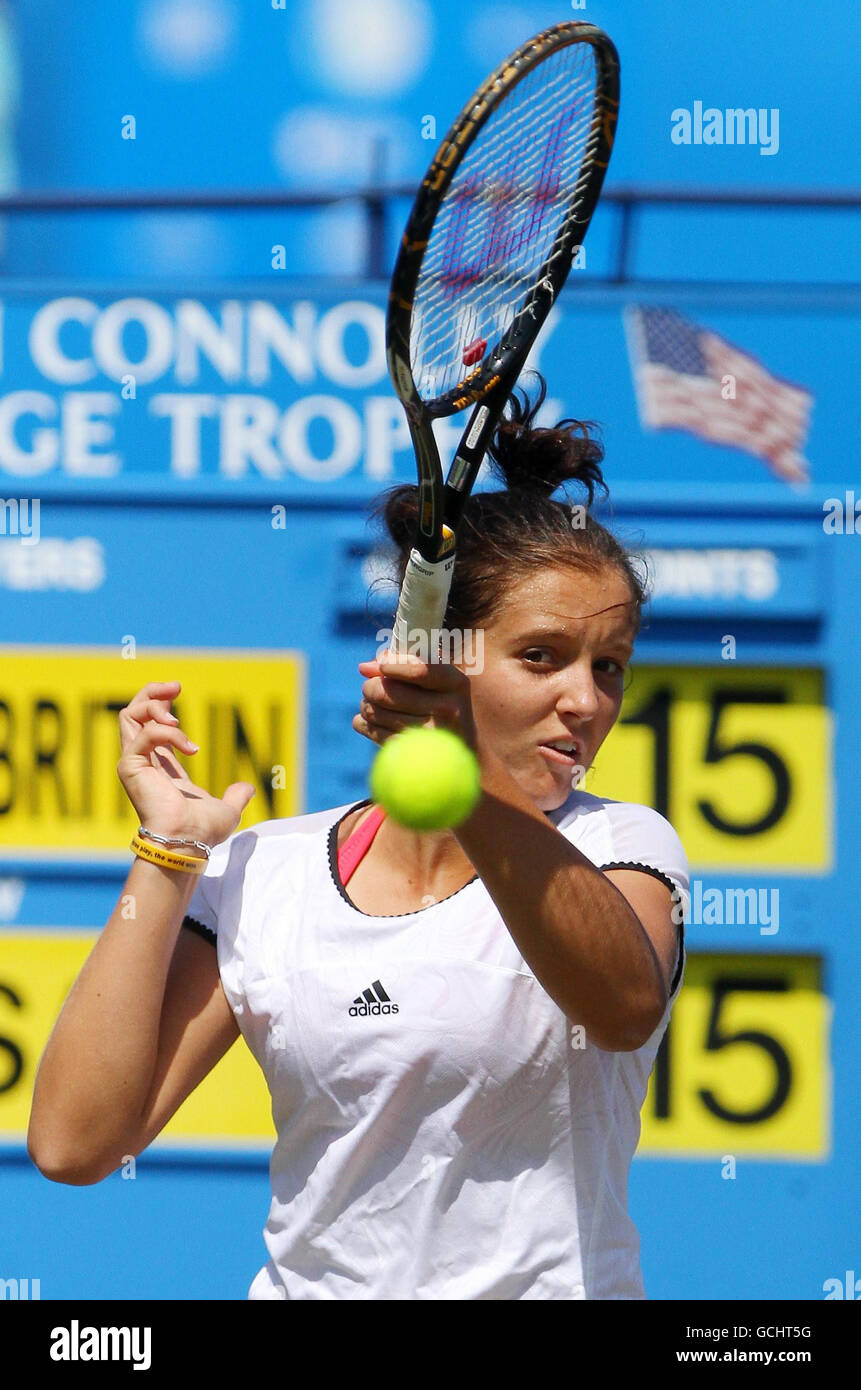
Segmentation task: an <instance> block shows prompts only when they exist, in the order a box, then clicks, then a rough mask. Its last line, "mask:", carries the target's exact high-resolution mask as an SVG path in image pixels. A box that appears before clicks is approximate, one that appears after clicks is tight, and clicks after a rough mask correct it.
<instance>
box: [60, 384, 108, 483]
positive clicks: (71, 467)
mask: <svg viewBox="0 0 861 1390" xmlns="http://www.w3.org/2000/svg"><path fill="white" fill-rule="evenodd" d="M119 412H120V402H119V401H118V400H117V398H116V396H112V395H111V394H110V393H109V392H108V391H67V392H66V394H65V396H64V397H63V412H62V415H63V419H62V439H63V464H64V467H65V469H66V472H67V473H71V474H73V475H74V476H75V477H78V478H111V477H113V476H114V474H116V473H119V471H120V457H119V454H105V453H101V454H99V453H92V452H91V446H92V445H96V444H112V443H113V442H114V427H113V425H111V424H109V423H108V421H107V420H99V419H96V418H94V417H96V416H98V415H118V414H119Z"/></svg>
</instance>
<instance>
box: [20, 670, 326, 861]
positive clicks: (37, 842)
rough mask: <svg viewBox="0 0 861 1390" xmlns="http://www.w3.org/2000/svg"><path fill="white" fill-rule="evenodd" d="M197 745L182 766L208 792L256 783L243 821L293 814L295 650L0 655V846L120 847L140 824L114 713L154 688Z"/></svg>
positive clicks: (299, 798) (298, 764)
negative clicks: (168, 692)
mask: <svg viewBox="0 0 861 1390" xmlns="http://www.w3.org/2000/svg"><path fill="white" fill-rule="evenodd" d="M169 680H178V681H181V682H182V691H181V693H180V695H179V698H178V699H177V701H176V702H175V704H174V706H173V710H174V713H175V714H176V715H177V717H178V718H179V720H180V724H181V727H182V728H183V730H184V731H185V733H187V734H188V737H189V738H190V739H191V740H192V741H193V742H194V743H196V744H198V746H199V748H200V752H199V753H196V754H194V756H192V757H188V758H185V759H183V761H184V764H185V767H186V768H187V770H188V772H189V775H190V776H191V777H192V778H193V779H194V780H195V781H196V782H197V783H199V785H200V786H202V787H204V788H205V789H206V790H207V791H209V792H212V793H213V795H216V796H221V795H223V793H224V791H225V789H226V788H227V787H228V786H229V785H230V783H231V782H253V783H254V785H255V786H256V787H257V795H256V796H255V797H254V798H253V799H252V801H251V804H250V805H249V807H248V809H247V810H246V812H245V814H244V815H243V818H242V825H243V827H247V826H249V825H254V824H255V823H256V822H257V821H261V820H270V819H273V818H279V817H283V816H295V815H299V814H300V813H301V811H302V804H303V776H304V774H303V768H302V759H303V747H304V713H305V694H304V658H303V657H302V656H301V654H299V653H296V652H284V653H274V652H254V651H228V650H225V651H217V652H216V651H212V652H205V651H185V650H174V649H167V650H158V651H146V652H142V653H141V654H140V655H138V656H137V657H136V658H135V659H134V660H124V659H123V658H122V656H121V655H120V651H119V649H117V650H116V651H106V650H105V649H100V648H92V649H86V648H72V647H67V648H63V647H60V648H56V649H51V650H48V649H46V648H43V647H29V648H27V647H6V648H0V845H2V847H3V850H4V851H5V852H7V853H8V852H9V851H15V852H19V853H20V852H24V853H27V852H38V853H39V854H40V855H45V854H51V853H52V852H57V851H59V852H61V853H64V854H66V855H68V854H73V853H75V852H78V853H81V852H83V853H84V854H86V855H87V856H90V855H91V854H92V853H93V852H94V851H95V852H96V853H98V852H100V851H101V852H110V851H118V852H125V851H126V850H127V849H128V844H129V840H130V838H131V836H132V833H133V832H134V830H135V828H136V825H137V821H136V818H135V814H134V811H133V810H132V807H131V804H130V803H129V801H128V798H127V796H126V794H125V792H124V790H123V788H122V786H121V784H120V782H119V779H118V777H117V771H116V767H117V761H118V758H119V755H120V748H119V727H118V723H117V715H118V712H119V711H120V710H121V709H122V708H123V706H124V705H126V704H128V702H129V700H130V699H131V698H132V697H133V696H134V695H135V694H136V693H137V691H138V690H140V689H141V688H142V687H143V686H145V685H147V684H148V683H149V682H151V681H169Z"/></svg>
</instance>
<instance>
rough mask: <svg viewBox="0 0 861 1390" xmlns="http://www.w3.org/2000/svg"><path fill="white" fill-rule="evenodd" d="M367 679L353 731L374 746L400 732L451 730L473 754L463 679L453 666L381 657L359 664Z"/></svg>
mask: <svg viewBox="0 0 861 1390" xmlns="http://www.w3.org/2000/svg"><path fill="white" fill-rule="evenodd" d="M359 670H360V672H361V674H362V675H363V676H365V677H367V679H366V680H365V684H364V685H363V686H362V701H361V704H360V706H359V712H358V714H356V715H354V716H353V728H354V729H355V730H356V732H357V733H359V734H364V736H365V738H369V739H371V740H372V742H374V743H385V741H386V739H387V738H390V737H391V736H392V734H397V733H400V732H401V730H402V729H412V728H416V727H421V726H424V727H426V728H429V729H451V730H452V732H453V733H456V734H460V736H461V738H462V739H463V740H464V741H465V742H466V743H467V744H468V746H469V747H470V748H472V749H473V750H475V746H476V738H475V722H474V720H473V716H472V697H471V693H470V687H469V677H468V676H465V675H464V673H463V671H461V670H459V669H458V667H457V666H451V665H447V664H446V663H444V662H431V663H429V662H426V661H420V660H419V658H418V657H417V656H412V655H408V656H395V655H394V654H393V653H391V652H383V653H382V655H381V656H380V657H377V658H375V659H374V660H373V661H362V662H360V663H359Z"/></svg>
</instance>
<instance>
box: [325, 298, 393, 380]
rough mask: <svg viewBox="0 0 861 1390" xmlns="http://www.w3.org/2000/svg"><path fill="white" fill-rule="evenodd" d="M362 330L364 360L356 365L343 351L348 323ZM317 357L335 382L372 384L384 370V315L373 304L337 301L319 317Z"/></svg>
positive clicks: (357, 300) (379, 377) (358, 301)
mask: <svg viewBox="0 0 861 1390" xmlns="http://www.w3.org/2000/svg"><path fill="white" fill-rule="evenodd" d="M351 326H352V327H359V328H361V329H362V330H363V331H364V334H365V338H366V343H367V351H366V355H365V360H364V362H363V363H362V364H361V365H360V366H355V365H354V364H353V363H352V362H350V360H349V359H348V357H347V354H346V338H347V332H348V330H349V328H350V327H351ZM317 360H318V362H319V363H320V366H321V368H322V369H323V371H324V372H325V374H326V376H328V377H329V379H330V381H334V383H335V385H336V386H353V387H361V386H373V385H374V383H375V382H377V381H380V380H381V379H382V378H383V377H384V376H385V374H386V319H385V315H384V313H383V311H382V309H380V308H378V307H377V305H376V304H368V303H366V302H365V301H364V300H359V299H353V300H349V301H348V302H347V303H346V304H336V305H335V307H334V309H330V310H329V312H328V313H327V314H324V315H323V317H322V319H321V320H320V328H319V331H318V334H317Z"/></svg>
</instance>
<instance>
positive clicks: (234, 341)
mask: <svg viewBox="0 0 861 1390" xmlns="http://www.w3.org/2000/svg"><path fill="white" fill-rule="evenodd" d="M292 309H293V322H292V324H291V323H290V322H288V320H287V318H286V317H285V316H284V314H282V313H281V312H280V311H279V310H278V309H276V308H275V307H274V306H273V305H272V304H267V303H266V302H265V301H262V300H253V301H251V302H250V303H249V304H244V303H242V302H241V301H239V300H225V301H224V302H223V303H222V304H221V306H220V316H221V318H220V322H219V319H218V318H217V317H216V315H215V313H213V311H212V310H211V309H209V308H207V306H206V305H204V304H201V303H200V301H199V300H194V299H183V300H180V301H179V302H178V303H177V304H176V306H175V307H174V309H173V311H172V312H171V311H169V310H168V309H166V308H164V306H163V305H161V304H159V303H157V302H156V301H155V300H152V299H143V298H133V299H119V300H116V301H114V303H112V304H108V305H107V306H106V307H105V308H103V309H100V308H99V307H98V305H96V304H94V303H93V301H92V300H89V299H80V298H75V297H65V298H62V299H54V300H51V301H50V302H49V303H47V304H43V305H42V306H41V307H40V308H39V309H38V310H37V311H36V313H35V314H34V316H33V321H32V324H31V325H30V333H29V350H30V356H31V358H32V360H33V363H34V365H35V366H36V367H37V368H38V370H39V371H40V372H41V374H42V375H43V376H44V377H45V378H46V379H47V380H48V381H52V382H55V383H58V384H60V385H63V386H79V385H81V384H82V383H83V382H85V381H91V380H92V379H93V378H94V377H95V376H97V375H98V374H99V373H101V374H102V375H103V376H106V377H108V378H109V379H110V380H111V381H117V382H120V381H121V380H122V378H123V377H124V376H127V375H128V374H129V373H132V374H133V375H134V376H135V379H136V381H137V383H138V385H141V384H142V385H148V384H150V383H152V382H154V381H157V380H158V379H159V378H160V377H162V376H164V375H165V374H166V373H167V372H168V371H169V370H171V369H172V370H173V372H174V375H175V378H176V381H177V383H178V384H179V385H182V386H192V385H194V384H195V383H196V382H197V381H198V380H199V379H200V376H201V374H202V369H203V368H202V363H203V362H204V361H205V362H206V364H207V366H208V368H210V369H211V370H212V371H214V372H215V373H216V375H217V376H218V377H219V378H220V379H221V380H222V381H224V382H225V383H227V384H228V385H236V384H237V383H239V382H240V381H241V380H242V379H243V378H246V379H247V380H248V381H249V383H250V384H251V385H263V384H264V383H266V382H268V381H270V380H271V378H272V365H271V363H272V358H273V356H274V357H275V359H276V360H277V361H278V362H279V363H280V365H281V366H282V367H283V368H284V370H285V372H286V373H287V375H288V376H291V377H292V378H293V380H294V381H296V383H297V384H299V385H303V386H304V385H310V384H311V382H312V381H313V379H314V377H315V375H316V374H318V373H319V374H320V375H322V376H323V377H324V378H326V379H327V380H328V381H330V382H331V383H332V384H333V385H335V386H347V387H351V388H353V389H360V388H362V387H368V386H373V385H375V384H376V383H377V382H380V381H383V380H384V379H385V377H386V346H385V336H386V332H385V330H386V319H385V313H384V311H383V309H382V308H381V307H380V306H379V305H377V304H371V303H369V302H368V301H366V300H361V299H351V300H346V301H344V302H343V303H341V304H335V305H333V306H332V308H330V309H327V310H326V312H325V313H324V314H322V315H321V316H320V317H319V319H318V311H317V308H316V306H315V305H314V304H312V303H310V302H309V301H306V300H299V301H297V303H296V304H294V305H293V306H292ZM70 326H71V328H72V330H74V329H77V332H74V331H72V332H69V331H68V330H69V328H70ZM130 330H133V331H134V333H135V335H136V337H137V338H138V339H139V340H140V342H142V344H143V352H142V355H139V356H138V357H137V358H132V357H130V356H129V355H128V352H127V335H128V333H129V331H130ZM70 338H71V339H72V340H73V341H74V342H75V344H76V345H78V346H80V344H81V342H82V341H83V343H84V344H86V345H88V347H89V352H80V351H79V352H77V353H72V352H71V348H70V343H69V339H70Z"/></svg>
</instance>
